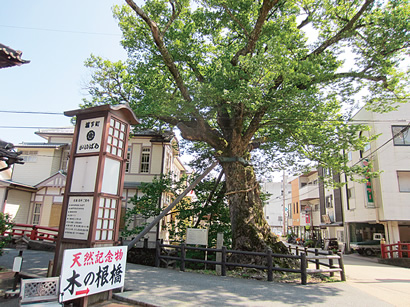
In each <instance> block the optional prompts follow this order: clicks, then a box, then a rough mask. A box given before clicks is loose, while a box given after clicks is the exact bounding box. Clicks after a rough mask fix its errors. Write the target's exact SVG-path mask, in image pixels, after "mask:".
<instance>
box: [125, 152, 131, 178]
mask: <svg viewBox="0 0 410 307" xmlns="http://www.w3.org/2000/svg"><path fill="white" fill-rule="evenodd" d="M130 160H131V147H128V150H127V161H126V162H125V172H126V173H129V172H130Z"/></svg>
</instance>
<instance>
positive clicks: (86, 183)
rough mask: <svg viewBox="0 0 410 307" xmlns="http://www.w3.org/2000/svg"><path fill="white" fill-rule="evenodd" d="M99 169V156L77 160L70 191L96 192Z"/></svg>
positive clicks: (78, 158)
mask: <svg viewBox="0 0 410 307" xmlns="http://www.w3.org/2000/svg"><path fill="white" fill-rule="evenodd" d="M97 169H98V156H91V157H77V158H75V160H74V170H73V179H72V182H71V190H70V191H71V192H94V190H95V180H96V178H97Z"/></svg>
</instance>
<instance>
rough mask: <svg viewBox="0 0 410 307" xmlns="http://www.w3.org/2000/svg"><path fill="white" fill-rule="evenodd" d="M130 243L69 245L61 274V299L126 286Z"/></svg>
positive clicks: (62, 300) (70, 298) (74, 297)
mask: <svg viewBox="0 0 410 307" xmlns="http://www.w3.org/2000/svg"><path fill="white" fill-rule="evenodd" d="M126 260H127V246H110V247H97V248H82V249H67V250H65V251H64V257H63V263H62V267H61V278H60V293H61V296H60V302H65V301H68V300H73V299H77V298H80V297H83V296H87V295H91V294H95V293H99V292H103V291H108V290H112V289H116V288H120V287H123V286H124V278H125V266H126Z"/></svg>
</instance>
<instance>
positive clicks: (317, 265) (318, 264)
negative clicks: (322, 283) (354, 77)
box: [315, 248, 320, 270]
mask: <svg viewBox="0 0 410 307" xmlns="http://www.w3.org/2000/svg"><path fill="white" fill-rule="evenodd" d="M315 256H319V250H318V249H317V248H315ZM315 264H316V270H319V269H320V262H319V259H316V260H315Z"/></svg>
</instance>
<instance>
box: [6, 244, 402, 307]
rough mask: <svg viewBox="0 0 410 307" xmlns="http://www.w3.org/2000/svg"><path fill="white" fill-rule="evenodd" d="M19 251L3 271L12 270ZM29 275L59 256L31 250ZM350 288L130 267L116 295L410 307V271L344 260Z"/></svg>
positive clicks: (153, 300)
mask: <svg viewBox="0 0 410 307" xmlns="http://www.w3.org/2000/svg"><path fill="white" fill-rule="evenodd" d="M17 254H18V252H17V251H16V250H12V249H6V250H5V254H4V255H3V256H1V257H0V266H4V267H7V268H11V267H12V264H13V259H14V257H15V256H16V255H17ZM23 258H24V261H23V268H22V271H23V273H24V274H27V275H33V276H46V272H47V267H48V263H49V260H51V259H53V258H54V253H50V252H43V251H33V250H26V251H24V253H23ZM344 262H345V269H346V275H347V279H348V281H347V282H331V283H314V284H308V285H305V286H303V285H300V284H291V283H289V284H286V283H275V282H266V281H259V280H246V279H240V278H232V277H219V276H212V275H201V274H195V273H190V272H180V271H177V270H172V269H162V268H153V267H147V266H141V265H136V264H131V263H128V264H127V269H126V274H125V278H126V280H125V290H126V291H125V292H123V293H118V294H116V295H115V297H116V298H117V299H123V300H128V302H132V303H134V304H138V303H141V304H145V305H146V306H296V305H297V306H361V307H363V306H371V307H378V306H410V269H406V268H399V267H394V266H389V265H383V264H379V263H377V262H375V261H374V260H373V261H372V259H371V258H364V257H361V256H358V255H345V257H344Z"/></svg>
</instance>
